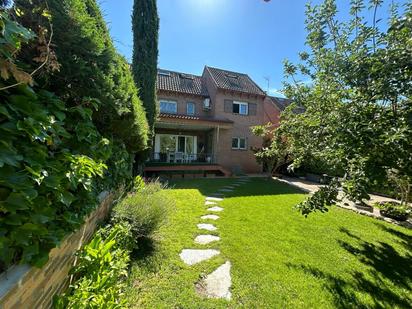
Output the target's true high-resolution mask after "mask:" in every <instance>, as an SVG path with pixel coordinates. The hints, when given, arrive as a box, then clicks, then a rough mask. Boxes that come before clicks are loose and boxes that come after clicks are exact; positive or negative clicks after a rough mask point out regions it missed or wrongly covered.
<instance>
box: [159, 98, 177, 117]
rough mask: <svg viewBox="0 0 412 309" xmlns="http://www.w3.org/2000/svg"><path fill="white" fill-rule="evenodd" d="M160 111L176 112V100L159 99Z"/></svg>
mask: <svg viewBox="0 0 412 309" xmlns="http://www.w3.org/2000/svg"><path fill="white" fill-rule="evenodd" d="M160 112H161V113H166V114H176V113H177V102H175V101H166V100H161V101H160Z"/></svg>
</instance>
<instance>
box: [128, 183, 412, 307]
mask: <svg viewBox="0 0 412 309" xmlns="http://www.w3.org/2000/svg"><path fill="white" fill-rule="evenodd" d="M233 182H234V180H233V179H199V180H193V179H190V180H179V181H175V182H173V183H171V186H173V188H172V189H169V190H170V194H171V195H172V196H173V197H174V198H175V199H176V209H175V210H174V211H173V212H172V213H171V216H170V220H169V223H168V224H167V225H166V226H164V227H163V228H162V229H161V231H160V233H159V240H158V241H157V242H156V243H155V244H154V249H153V248H152V246H150V244H147V245H146V246H144V247H142V248H141V250H140V256H138V257H137V260H136V261H134V262H133V267H132V272H131V275H130V278H129V288H128V291H127V295H126V297H128V299H129V301H130V303H131V304H132V305H134V306H135V307H144V308H227V307H229V308H235V307H241V306H242V307H245V308H336V307H338V308H407V307H408V308H409V307H410V304H411V303H412V294H411V293H412V292H411V287H412V263H411V262H412V257H411V249H412V231H411V230H408V229H405V228H402V227H398V226H394V225H390V224H388V223H386V222H381V221H378V220H376V219H373V218H369V217H365V216H361V215H358V214H355V213H353V212H350V211H347V210H343V209H339V208H336V207H333V208H332V210H331V211H330V212H329V213H327V214H313V215H310V216H309V218H304V217H303V216H301V215H300V214H299V213H297V212H296V211H295V210H294V209H293V206H294V205H296V204H297V203H298V202H300V201H302V200H303V199H304V198H305V195H304V194H303V193H301V192H300V191H298V190H297V189H295V188H293V187H290V186H288V185H286V184H283V183H280V182H276V181H272V180H267V179H261V178H255V179H253V181H252V182H250V183H249V184H246V185H242V186H240V187H238V188H237V189H235V191H234V192H232V193H227V194H226V197H225V200H224V201H223V202H221V203H220V205H221V206H222V207H224V211H223V212H221V213H220V214H219V216H220V217H221V218H220V219H219V220H217V221H212V222H209V223H213V224H215V225H216V226H217V227H218V231H216V232H212V234H218V235H219V236H220V237H221V241H219V242H216V243H212V244H210V245H206V246H202V245H195V244H194V242H193V239H194V238H195V237H196V235H199V234H204V233H203V232H201V231H200V230H198V229H197V227H196V224H198V223H200V222H205V220H201V219H200V216H202V215H204V214H206V208H207V207H206V206H204V201H205V196H206V195H208V194H211V193H214V192H216V191H217V189H219V188H221V187H223V186H224V185H227V184H230V183H233ZM205 232H206V231H205ZM184 248H187V249H189V248H216V249H219V250H220V251H221V254H220V256H217V257H215V258H213V259H212V260H210V261H207V262H202V263H199V264H197V265H194V266H187V265H185V264H184V263H183V262H182V261H181V260H180V258H179V253H180V251H181V250H182V249H184ZM227 260H230V261H231V263H232V270H231V274H232V281H233V283H232V300H231V301H230V302H226V301H223V300H214V299H202V298H200V297H198V296H197V295H196V293H195V289H194V284H195V283H196V282H197V281H198V280H199V279H200V278H202V276H205V275H207V274H208V273H210V272H212V271H213V270H215V269H216V268H217V267H218V266H219V265H221V264H223V263H224V262H225V261H227Z"/></svg>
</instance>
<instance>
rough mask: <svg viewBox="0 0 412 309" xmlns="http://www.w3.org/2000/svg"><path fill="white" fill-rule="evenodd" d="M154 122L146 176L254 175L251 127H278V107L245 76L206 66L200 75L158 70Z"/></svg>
mask: <svg viewBox="0 0 412 309" xmlns="http://www.w3.org/2000/svg"><path fill="white" fill-rule="evenodd" d="M157 98H158V101H159V110H160V114H159V118H158V120H157V121H156V123H155V137H154V143H153V145H154V147H153V149H152V153H151V156H150V161H149V162H147V164H146V167H145V172H146V173H149V174H160V173H162V172H169V173H177V174H180V173H181V172H182V174H183V173H193V174H196V173H197V174H199V175H203V176H206V175H207V174H217V175H231V174H242V173H259V172H261V171H262V166H261V165H260V164H258V163H257V162H256V159H255V157H254V155H253V152H252V151H251V150H250V148H251V147H260V146H261V144H262V140H261V138H258V137H256V136H254V135H253V134H252V132H251V130H250V127H252V126H255V125H261V124H264V123H267V122H272V123H273V124H274V125H277V122H278V119H279V113H280V111H281V108H280V107H279V106H278V104H277V103H274V101H276V98H273V97H268V96H266V93H265V92H264V91H262V89H261V88H259V86H258V85H257V84H256V83H255V82H254V81H253V80H252V79H251V78H250V77H249V76H248V75H247V74H243V73H236V72H231V71H226V70H221V69H217V68H212V67H208V66H205V68H204V70H203V74H202V76H196V75H192V74H186V73H179V72H173V71H168V70H162V69H159V70H158V76H157Z"/></svg>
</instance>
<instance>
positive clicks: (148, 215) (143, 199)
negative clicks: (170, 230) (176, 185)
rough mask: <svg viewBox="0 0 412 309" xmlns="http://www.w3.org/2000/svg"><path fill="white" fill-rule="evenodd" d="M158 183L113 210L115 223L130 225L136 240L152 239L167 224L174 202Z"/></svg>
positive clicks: (126, 199)
mask: <svg viewBox="0 0 412 309" xmlns="http://www.w3.org/2000/svg"><path fill="white" fill-rule="evenodd" d="M164 188H165V187H164V186H163V185H162V184H161V183H160V182H158V181H156V182H153V183H149V184H146V185H145V187H144V188H143V189H142V190H140V191H139V192H137V193H132V194H130V195H129V196H127V197H126V198H124V199H123V200H122V201H121V202H120V203H119V204H117V205H116V206H115V207H114V209H113V217H112V220H113V222H114V223H122V222H127V223H128V224H130V227H131V230H132V233H133V236H134V237H135V239H140V238H150V237H152V236H153V235H154V233H155V232H156V231H157V230H158V229H159V228H160V227H161V226H162V225H163V224H164V223H165V222H166V220H167V215H168V212H169V211H170V209H171V208H172V207H173V204H174V201H173V200H172V199H171V198H170V197H169V196H168V192H167V190H164Z"/></svg>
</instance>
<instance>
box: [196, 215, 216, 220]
mask: <svg viewBox="0 0 412 309" xmlns="http://www.w3.org/2000/svg"><path fill="white" fill-rule="evenodd" d="M219 218H220V217H219V216H217V215H205V216H201V217H200V219H203V220H208V219H210V220H217V219H219Z"/></svg>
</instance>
